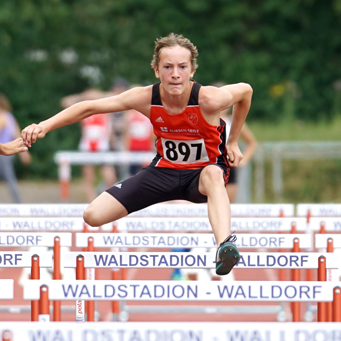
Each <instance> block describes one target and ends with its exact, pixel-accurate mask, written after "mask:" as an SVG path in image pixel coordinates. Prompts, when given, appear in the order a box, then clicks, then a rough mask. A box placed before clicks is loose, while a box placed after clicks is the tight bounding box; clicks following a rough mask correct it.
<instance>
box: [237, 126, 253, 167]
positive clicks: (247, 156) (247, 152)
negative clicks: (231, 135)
mask: <svg viewBox="0 0 341 341" xmlns="http://www.w3.org/2000/svg"><path fill="white" fill-rule="evenodd" d="M240 137H241V138H242V139H243V140H244V141H245V143H246V147H245V149H244V150H243V155H244V157H243V159H242V160H241V161H240V163H239V167H244V166H246V165H247V163H248V162H249V161H250V160H251V159H252V157H253V155H254V154H255V151H256V149H257V140H256V138H255V136H254V135H253V133H252V131H251V130H250V129H249V127H248V126H247V125H246V123H244V125H243V127H242V129H241V131H240Z"/></svg>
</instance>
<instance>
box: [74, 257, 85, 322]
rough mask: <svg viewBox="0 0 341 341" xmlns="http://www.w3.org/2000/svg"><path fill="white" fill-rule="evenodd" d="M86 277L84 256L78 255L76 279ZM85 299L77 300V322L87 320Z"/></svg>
mask: <svg viewBox="0 0 341 341" xmlns="http://www.w3.org/2000/svg"><path fill="white" fill-rule="evenodd" d="M84 279H85V269H84V256H83V255H78V256H77V257H76V280H84ZM84 303H85V302H84V300H76V322H85V304H84Z"/></svg>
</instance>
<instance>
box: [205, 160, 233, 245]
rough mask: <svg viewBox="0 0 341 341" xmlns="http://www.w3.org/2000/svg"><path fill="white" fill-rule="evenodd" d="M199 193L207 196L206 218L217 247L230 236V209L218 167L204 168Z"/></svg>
mask: <svg viewBox="0 0 341 341" xmlns="http://www.w3.org/2000/svg"><path fill="white" fill-rule="evenodd" d="M199 192H200V193H201V194H203V195H206V196H207V207H208V218H209V220H210V223H211V226H212V229H213V234H214V236H215V239H216V242H217V245H219V244H220V243H222V242H223V241H224V240H225V239H226V237H227V236H228V235H229V234H230V226H231V209H230V201H229V198H228V196H227V192H226V188H225V184H224V178H223V175H222V171H221V169H220V168H219V167H218V166H215V165H209V166H206V167H205V168H204V169H203V170H202V172H201V174H200V178H199Z"/></svg>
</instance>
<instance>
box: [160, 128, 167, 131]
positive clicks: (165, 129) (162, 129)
mask: <svg viewBox="0 0 341 341" xmlns="http://www.w3.org/2000/svg"><path fill="white" fill-rule="evenodd" d="M160 129H161V131H163V132H168V128H167V127H160Z"/></svg>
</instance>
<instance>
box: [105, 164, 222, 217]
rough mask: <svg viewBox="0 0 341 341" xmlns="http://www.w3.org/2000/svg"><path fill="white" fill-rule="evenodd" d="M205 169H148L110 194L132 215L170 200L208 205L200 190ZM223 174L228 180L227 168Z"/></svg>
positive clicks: (115, 187)
mask: <svg viewBox="0 0 341 341" xmlns="http://www.w3.org/2000/svg"><path fill="white" fill-rule="evenodd" d="M217 166H218V165H217ZM218 167H220V166H218ZM202 170H203V168H200V169H189V170H178V169H169V168H161V167H160V168H157V167H153V166H147V167H145V168H143V169H142V170H141V171H140V172H138V173H137V174H136V175H134V176H132V177H130V178H128V179H126V180H124V181H120V182H118V183H116V184H115V185H114V186H113V187H111V188H109V189H107V190H106V192H108V193H109V194H111V195H112V196H113V197H114V198H116V199H117V200H118V201H119V202H120V203H121V204H122V205H123V206H124V207H125V208H126V210H127V211H128V214H129V213H132V212H135V211H138V210H141V209H143V208H145V207H148V206H150V205H153V204H156V203H159V202H164V201H170V200H188V201H190V202H193V203H197V204H198V203H205V202H207V197H206V195H203V194H201V193H200V192H199V189H198V187H199V177H200V173H201V171H202ZM222 175H224V178H225V177H226V171H225V170H223V169H222Z"/></svg>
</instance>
